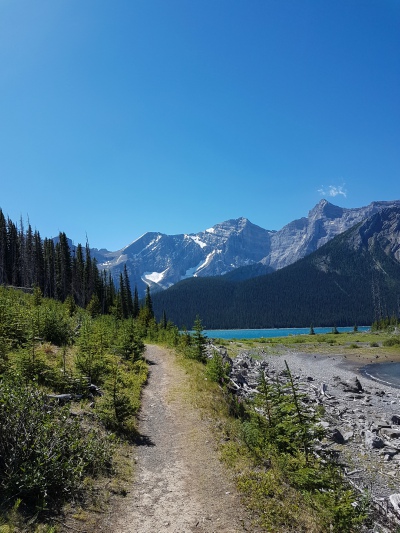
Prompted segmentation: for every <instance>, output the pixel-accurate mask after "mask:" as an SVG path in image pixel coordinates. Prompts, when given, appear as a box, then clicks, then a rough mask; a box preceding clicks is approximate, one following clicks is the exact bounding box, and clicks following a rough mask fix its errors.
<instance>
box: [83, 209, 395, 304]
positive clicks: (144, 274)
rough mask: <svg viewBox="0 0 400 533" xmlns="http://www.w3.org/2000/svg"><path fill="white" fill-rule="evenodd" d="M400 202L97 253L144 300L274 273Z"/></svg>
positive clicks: (149, 239)
mask: <svg viewBox="0 0 400 533" xmlns="http://www.w3.org/2000/svg"><path fill="white" fill-rule="evenodd" d="M390 207H400V201H398V200H397V201H392V202H373V203H371V204H370V205H368V206H366V207H360V208H354V209H346V208H341V207H338V206H335V205H333V204H331V203H329V202H328V201H326V200H321V201H320V202H319V203H318V204H317V205H316V206H315V207H314V208H313V209H312V210H311V211H310V212H309V213H308V216H307V217H303V218H301V219H298V220H294V221H293V222H290V223H289V224H287V225H286V226H284V227H283V228H282V229H281V230H278V231H273V230H267V229H263V228H261V227H259V226H257V225H255V224H252V223H251V222H250V221H249V220H248V219H246V218H239V219H234V220H228V221H225V222H222V223H220V224H216V225H215V226H213V227H211V228H209V229H206V230H205V231H202V232H199V233H195V234H179V235H166V234H163V233H159V232H148V233H145V234H144V235H143V236H141V237H140V238H139V239H137V240H135V241H134V242H132V243H131V244H129V245H127V246H125V247H124V248H122V249H121V250H118V251H116V252H110V251H108V250H105V249H102V250H97V249H94V250H92V253H93V255H94V257H96V259H97V261H98V264H99V268H100V269H101V270H103V269H106V270H109V271H110V272H111V273H112V276H113V278H114V279H115V280H116V281H117V282H118V280H119V275H120V273H121V272H122V271H123V269H124V267H125V266H126V268H127V272H128V277H129V280H130V283H131V286H132V287H134V286H136V287H137V289H138V293H139V296H143V295H144V293H145V290H146V287H147V286H149V287H150V289H151V291H152V293H155V292H156V291H161V290H165V289H168V288H169V287H172V286H173V285H174V284H176V283H178V282H180V281H182V280H185V279H190V278H200V277H210V276H223V275H228V276H229V279H230V280H231V281H235V280H236V281H239V280H244V279H249V278H253V277H255V276H260V275H263V274H266V273H272V272H274V271H276V270H280V269H282V268H284V267H286V266H288V265H291V264H293V263H295V262H296V261H298V260H299V259H301V258H303V257H306V256H307V255H309V254H310V253H312V252H314V251H315V250H317V249H319V248H320V247H321V246H323V245H324V244H326V243H327V242H329V241H330V240H331V239H332V238H334V237H335V236H337V235H339V234H341V233H342V232H344V231H346V230H347V229H349V228H351V227H352V226H354V225H355V224H357V223H359V222H361V221H363V220H365V219H367V218H368V217H370V216H372V215H374V214H375V213H378V212H380V211H381V210H382V209H384V208H390Z"/></svg>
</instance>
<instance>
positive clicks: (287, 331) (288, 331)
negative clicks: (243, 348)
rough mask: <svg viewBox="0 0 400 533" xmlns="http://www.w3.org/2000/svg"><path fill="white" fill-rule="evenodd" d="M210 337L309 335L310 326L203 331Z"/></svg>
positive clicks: (321, 330)
mask: <svg viewBox="0 0 400 533" xmlns="http://www.w3.org/2000/svg"><path fill="white" fill-rule="evenodd" d="M369 329H370V327H369V326H361V327H359V328H358V331H368V330H369ZM337 330H338V331H339V333H345V332H348V331H353V327H346V328H337ZM314 332H315V333H316V334H318V333H331V332H332V327H329V328H314ZM203 333H204V334H205V335H207V337H208V338H210V339H262V338H272V337H288V336H289V335H308V333H310V328H276V329H275V328H271V329H206V330H204V331H203Z"/></svg>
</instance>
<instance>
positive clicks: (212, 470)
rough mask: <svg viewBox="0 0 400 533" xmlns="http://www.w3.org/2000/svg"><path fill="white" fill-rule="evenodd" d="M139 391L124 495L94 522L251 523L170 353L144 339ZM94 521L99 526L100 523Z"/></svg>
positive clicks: (174, 528)
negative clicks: (145, 368)
mask: <svg viewBox="0 0 400 533" xmlns="http://www.w3.org/2000/svg"><path fill="white" fill-rule="evenodd" d="M145 356H146V359H147V360H148V361H149V363H150V377H149V382H148V385H147V386H146V388H145V390H144V394H143V403H142V411H141V416H140V423H139V432H140V434H141V435H142V444H141V445H140V446H138V447H137V451H136V454H135V455H136V456H135V462H136V465H135V479H134V482H133V485H132V486H131V487H130V489H129V491H128V495H127V496H126V497H125V498H124V499H123V500H122V501H119V502H118V503H116V504H114V505H113V506H112V507H111V509H110V512H109V514H108V516H107V518H106V519H105V521H104V523H103V524H102V525H101V526H100V527H98V529H101V530H103V531H104V530H105V531H112V532H114V533H161V532H162V533H164V532H166V533H190V532H196V533H212V532H218V533H237V532H243V531H252V529H251V528H250V529H249V526H248V521H247V519H246V512H245V510H244V509H243V508H242V506H241V503H240V499H239V496H238V494H237V492H236V490H235V487H234V484H233V482H232V480H230V479H229V477H228V474H227V472H226V471H225V469H224V467H223V465H221V463H220V462H219V460H218V454H217V450H216V444H215V441H214V436H213V434H212V430H211V428H210V427H209V424H208V423H207V421H205V420H202V419H201V417H200V413H199V411H198V410H197V409H196V408H195V406H193V405H191V404H190V403H189V402H188V400H187V387H188V380H187V376H186V374H185V371H184V369H182V368H181V367H180V366H179V365H178V364H177V363H176V361H175V358H174V355H173V354H172V353H170V352H169V351H168V350H166V349H163V348H160V347H158V346H147V349H146V354H145ZM98 529H97V530H98Z"/></svg>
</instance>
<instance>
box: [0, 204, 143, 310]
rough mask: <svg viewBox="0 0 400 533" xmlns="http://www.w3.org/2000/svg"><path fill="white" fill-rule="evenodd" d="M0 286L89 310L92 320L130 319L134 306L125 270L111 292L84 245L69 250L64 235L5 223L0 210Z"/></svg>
mask: <svg viewBox="0 0 400 533" xmlns="http://www.w3.org/2000/svg"><path fill="white" fill-rule="evenodd" d="M0 285H6V286H13V287H18V288H24V289H27V290H33V288H35V287H36V288H38V289H40V292H41V294H42V295H43V296H44V297H46V298H53V299H55V300H59V301H61V302H64V301H65V300H67V299H68V300H69V301H70V303H71V305H78V306H79V307H83V308H87V307H88V308H89V310H90V311H91V313H92V314H94V315H95V314H100V313H103V314H106V313H110V312H112V313H113V314H116V315H117V316H120V317H122V318H127V317H128V316H133V317H136V316H137V315H138V313H139V301H138V295H137V291H136V289H135V290H134V292H133V293H132V290H131V287H130V283H129V278H128V274H127V271H126V268H125V269H124V270H123V272H121V274H120V276H119V284H118V286H117V287H116V286H115V284H114V281H113V279H112V277H111V274H110V273H108V272H106V271H105V270H104V271H102V272H100V270H99V269H98V265H97V261H96V259H95V258H92V256H91V251H90V247H89V244H88V243H86V245H85V247H83V246H82V245H81V244H78V245H77V246H76V247H72V246H70V244H69V241H68V239H67V236H66V234H65V233H64V232H60V234H59V235H58V238H57V239H49V238H45V239H42V238H41V236H40V233H39V232H38V231H37V230H35V231H33V230H32V227H31V225H30V224H28V227H27V228H25V227H24V225H23V222H22V221H21V222H20V224H19V226H18V225H17V224H15V223H14V222H13V221H11V220H10V219H9V218H7V219H6V218H5V216H4V214H3V212H2V211H1V209H0Z"/></svg>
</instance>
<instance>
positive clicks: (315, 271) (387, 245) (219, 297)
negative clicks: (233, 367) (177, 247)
mask: <svg viewBox="0 0 400 533" xmlns="http://www.w3.org/2000/svg"><path fill="white" fill-rule="evenodd" d="M378 205H379V208H378ZM341 212H342V210H339V209H336V208H334V206H330V205H329V204H327V203H320V204H319V205H318V206H317V209H314V210H313V211H312V212H311V213H312V214H313V215H314V216H311V217H309V219H308V220H307V221H303V224H302V228H306V227H308V228H310V227H313V228H314V229H313V231H312V232H307V231H303V235H304V236H305V237H307V239H306V238H304V239H303V241H302V243H301V244H302V246H300V243H299V242H298V241H297V240H294V241H293V242H292V246H291V252H290V254H289V253H287V254H286V258H288V257H291V258H293V257H295V255H296V254H295V252H296V253H297V254H306V253H307V251H309V250H310V249H311V248H312V247H316V246H318V243H321V242H322V241H323V240H326V239H327V237H328V235H331V236H332V235H333V231H331V232H330V233H329V234H328V231H326V230H327V228H329V229H332V227H333V226H335V228H340V227H341V228H343V227H345V224H346V223H351V221H352V222H353V223H354V221H356V216H355V215H356V214H355V213H346V214H347V221H344V222H343V217H337V216H332V218H329V216H327V213H328V215H329V214H330V215H336V214H339V213H341ZM371 212H372V214H371V215H370V216H368V217H367V218H365V219H363V220H362V221H361V222H358V223H357V222H356V223H355V225H354V224H353V226H352V227H351V228H350V229H348V230H347V231H344V232H343V233H339V234H338V235H336V236H335V237H333V238H331V239H330V240H328V242H326V244H322V245H321V246H319V247H318V249H317V250H316V251H314V252H312V253H309V254H308V255H305V257H303V258H302V259H299V260H297V261H295V262H294V263H292V264H290V265H288V266H286V267H282V268H280V269H279V270H276V271H275V272H272V273H269V274H265V275H260V276H257V277H253V278H250V279H245V278H246V276H244V277H243V276H242V280H239V281H238V277H236V278H235V277H232V273H230V274H225V275H223V276H214V277H209V278H205V277H196V278H192V279H187V280H184V281H181V282H179V283H177V284H175V285H173V286H172V287H171V288H169V289H168V290H165V291H162V292H159V293H156V294H154V296H153V308H154V311H155V314H156V317H157V316H158V317H161V314H162V313H164V312H165V313H166V315H167V317H168V319H170V320H172V321H173V322H174V323H175V324H177V325H178V326H179V327H188V328H190V327H191V326H192V325H193V323H194V321H195V318H196V315H199V316H200V317H201V319H202V321H203V325H204V326H205V327H206V328H208V329H220V328H223V329H231V328H269V327H301V326H302V327H308V326H310V325H311V324H313V325H318V326H333V325H337V326H348V325H356V324H357V325H369V324H371V323H372V322H373V321H374V320H379V319H380V318H383V317H386V316H393V315H395V316H396V317H399V316H400V206H399V205H398V202H396V203H394V204H392V205H390V206H384V205H382V203H379V204H378V203H377V204H371V206H368V208H366V209H365V210H364V211H363V213H371ZM317 213H325V216H323V217H321V216H318V217H316V216H315V215H317ZM359 214H360V212H359ZM329 221H331V222H332V223H331V224H329ZM289 226H290V225H289ZM299 226H300V224H297V223H293V224H292V225H291V228H292V229H293V231H292V232H291V234H292V235H298V233H296V230H298V228H299ZM316 228H319V230H320V231H319V232H318V231H316ZM300 229H301V228H300ZM284 230H285V231H286V232H287V234H289V233H290V232H289V230H288V227H286V229H285V228H284ZM305 241H308V242H305ZM280 242H281V243H282V242H283V238H282V239H280ZM289 244H290V242H289ZM286 260H288V259H286ZM282 262H283V261H282ZM275 264H276V263H275ZM281 264H282V263H281ZM241 270H242V272H243V270H244V269H241ZM239 278H240V277H239ZM247 278H249V276H247Z"/></svg>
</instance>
